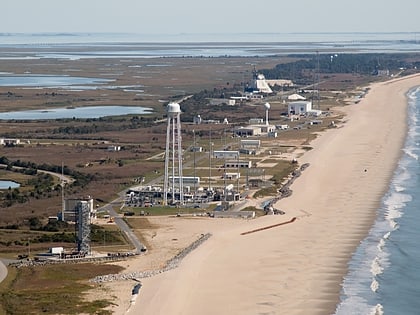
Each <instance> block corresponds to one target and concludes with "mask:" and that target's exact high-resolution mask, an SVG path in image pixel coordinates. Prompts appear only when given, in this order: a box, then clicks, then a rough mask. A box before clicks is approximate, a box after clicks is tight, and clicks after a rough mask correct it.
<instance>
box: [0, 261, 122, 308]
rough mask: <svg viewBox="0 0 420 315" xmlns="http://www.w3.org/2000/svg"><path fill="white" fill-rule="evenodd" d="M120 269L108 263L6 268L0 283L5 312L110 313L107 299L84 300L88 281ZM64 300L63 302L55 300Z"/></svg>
mask: <svg viewBox="0 0 420 315" xmlns="http://www.w3.org/2000/svg"><path fill="white" fill-rule="evenodd" d="M122 269H123V268H122V267H119V266H116V265H111V264H101V265H97V264H87V263H86V264H85V263H83V264H75V265H72V264H68V265H46V266H32V267H26V268H19V269H13V268H9V275H8V277H7V278H6V281H5V282H3V283H2V284H1V286H0V301H1V305H2V308H3V310H4V312H5V314H10V315H14V314H16V315H17V314H41V313H43V314H103V315H106V314H111V313H110V312H109V311H108V310H105V308H106V307H107V306H109V305H111V304H112V302H111V300H110V299H107V298H105V299H97V300H92V301H90V300H87V299H85V298H84V295H85V293H86V292H87V291H88V290H89V289H91V288H92V285H91V284H89V282H88V280H89V279H91V278H93V277H95V276H97V275H102V274H109V273H117V272H119V271H121V270H122ZM63 299H64V300H65V301H66V303H57V302H58V301H62V300H63Z"/></svg>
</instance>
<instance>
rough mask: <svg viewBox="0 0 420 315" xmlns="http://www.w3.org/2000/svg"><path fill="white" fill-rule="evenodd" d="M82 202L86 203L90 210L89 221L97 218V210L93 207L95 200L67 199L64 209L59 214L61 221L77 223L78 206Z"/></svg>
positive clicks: (89, 198) (87, 198)
mask: <svg viewBox="0 0 420 315" xmlns="http://www.w3.org/2000/svg"><path fill="white" fill-rule="evenodd" d="M80 202H85V203H86V204H87V207H88V208H89V220H92V219H94V218H96V209H95V208H94V206H93V199H92V198H91V197H90V196H88V197H86V198H67V199H65V200H64V209H63V211H61V212H60V213H59V214H58V217H59V219H60V220H61V221H66V222H76V221H77V215H78V206H79V203H80Z"/></svg>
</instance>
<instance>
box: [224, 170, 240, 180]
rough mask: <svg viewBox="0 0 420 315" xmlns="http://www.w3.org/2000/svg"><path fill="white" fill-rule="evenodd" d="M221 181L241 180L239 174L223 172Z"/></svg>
mask: <svg viewBox="0 0 420 315" xmlns="http://www.w3.org/2000/svg"><path fill="white" fill-rule="evenodd" d="M222 177H223V179H228V180H233V179H239V178H241V173H239V172H238V173H227V172H225V173H224V174H223V176H222Z"/></svg>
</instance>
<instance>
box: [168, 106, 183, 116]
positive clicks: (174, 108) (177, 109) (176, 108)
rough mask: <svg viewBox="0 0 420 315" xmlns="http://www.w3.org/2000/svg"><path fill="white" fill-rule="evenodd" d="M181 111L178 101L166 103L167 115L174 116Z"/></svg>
mask: <svg viewBox="0 0 420 315" xmlns="http://www.w3.org/2000/svg"><path fill="white" fill-rule="evenodd" d="M179 113H181V107H180V106H179V104H178V103H169V104H168V116H171V117H174V116H176V115H178V114H179Z"/></svg>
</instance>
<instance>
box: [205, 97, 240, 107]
mask: <svg viewBox="0 0 420 315" xmlns="http://www.w3.org/2000/svg"><path fill="white" fill-rule="evenodd" d="M222 104H226V105H229V106H234V105H235V104H236V100H234V99H229V98H212V99H210V105H222Z"/></svg>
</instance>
